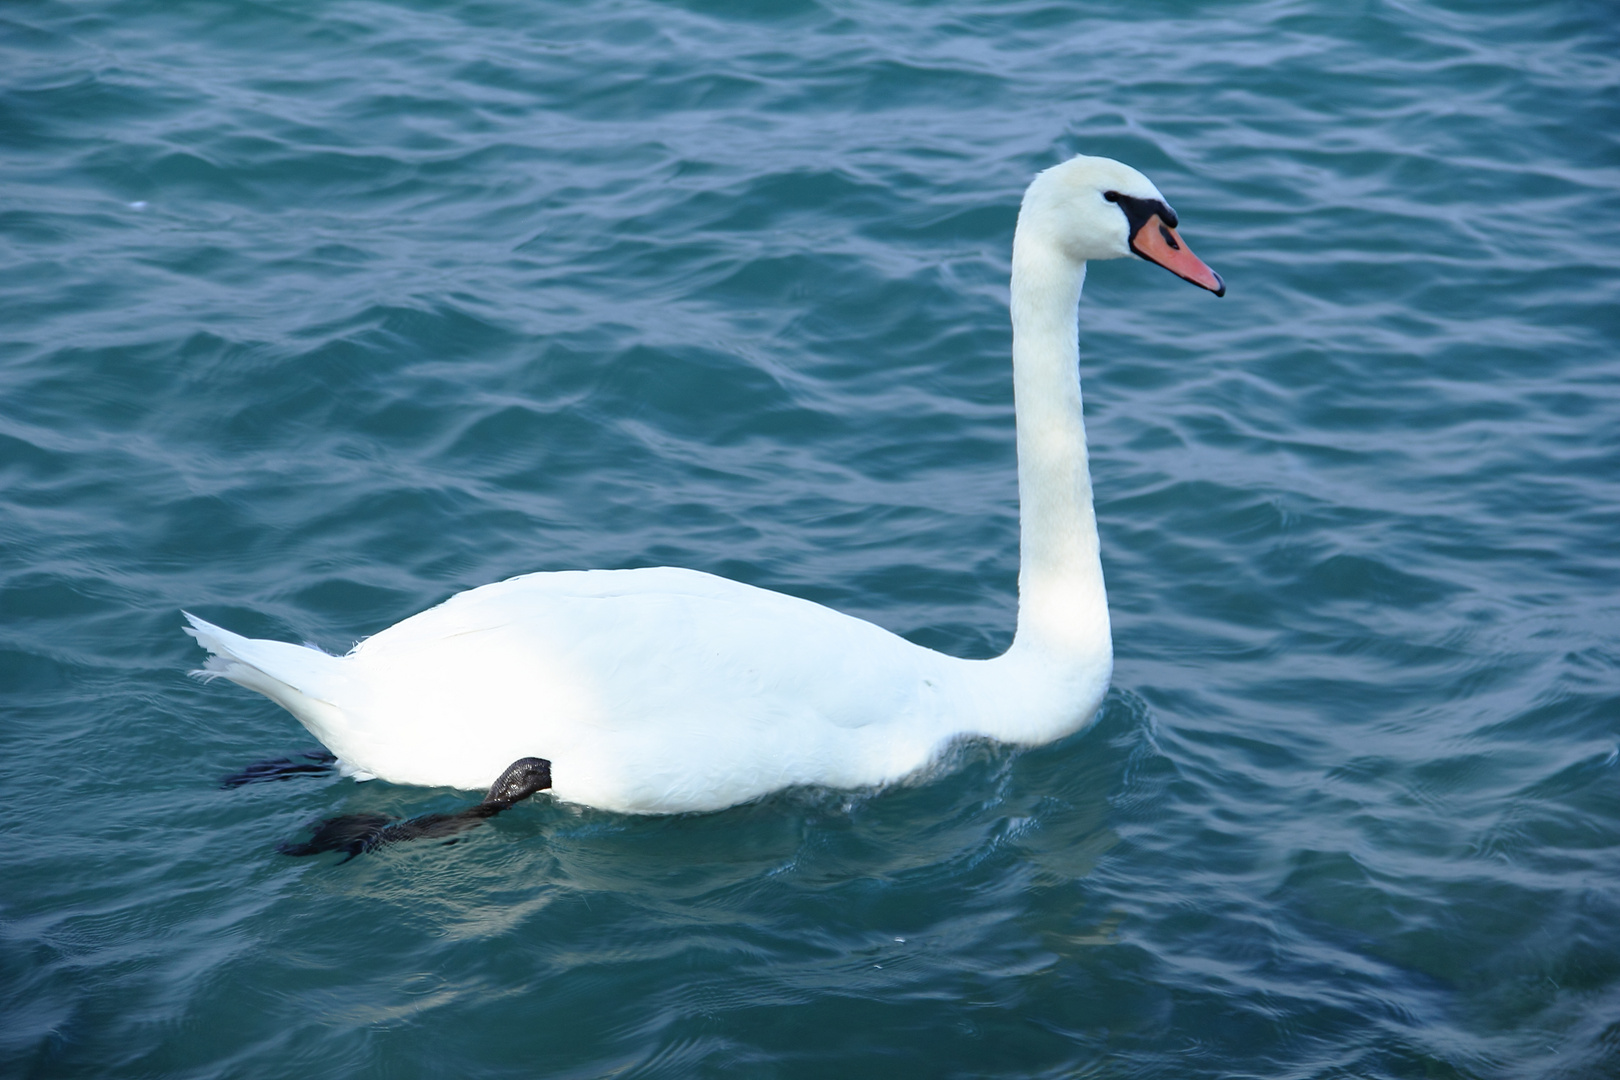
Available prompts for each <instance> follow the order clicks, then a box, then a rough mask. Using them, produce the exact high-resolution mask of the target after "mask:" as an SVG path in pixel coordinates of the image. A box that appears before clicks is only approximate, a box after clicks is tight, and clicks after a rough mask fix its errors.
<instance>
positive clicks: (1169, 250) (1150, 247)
mask: <svg viewBox="0 0 1620 1080" xmlns="http://www.w3.org/2000/svg"><path fill="white" fill-rule="evenodd" d="M1131 250H1132V251H1134V252H1136V253H1137V254H1138V255H1140V256H1142V258H1144V259H1146V260H1147V261H1148V262H1156V263H1158V264H1159V265H1160V266H1162V267H1164V268H1165V269H1166V270H1168V271H1170V272H1171V273H1172V274H1174V275H1176V277H1178V278H1181V279H1182V280H1184V281H1190V282H1192V283H1193V284H1194V285H1197V286H1199V287H1200V288H1203V289H1208V290H1209V291H1210V292H1212V293H1214V294H1215V295H1216V296H1225V295H1226V283H1225V282H1224V281H1222V280H1221V275H1219V274H1217V273H1216V272H1215V271H1213V270H1211V269H1210V268H1209V267H1207V266H1205V265H1204V260H1202V259H1200V258H1199V257H1198V256H1196V255H1194V254H1193V253H1192V251H1191V250H1190V249H1189V248H1188V247H1187V245H1186V244H1185V243H1183V242H1182V239H1181V237H1180V236H1179V235H1177V233H1176V230H1174V229H1172V228H1171V227H1170V226H1168V225H1166V224H1165V223H1164V222H1163V221H1161V220H1159V215H1158V214H1153V215H1152V216H1150V217H1149V218H1148V219H1147V220H1146V221H1144V222H1143V223H1142V227H1141V228H1140V229H1137V230H1136V235H1135V236H1133V237H1131Z"/></svg>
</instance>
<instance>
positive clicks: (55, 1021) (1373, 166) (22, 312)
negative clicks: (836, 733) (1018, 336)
mask: <svg viewBox="0 0 1620 1080" xmlns="http://www.w3.org/2000/svg"><path fill="white" fill-rule="evenodd" d="M1612 16H1613V13H1612V11H1611V10H1610V8H1609V7H1608V6H1607V5H1604V4H1599V3H1591V2H1583V0H1557V2H1551V3H1543V4H1537V5H1533V6H1530V7H1527V8H1525V9H1524V10H1504V9H1503V7H1502V6H1501V5H1492V4H1473V3H1465V2H1460V0H1458V2H1451V3H1445V4H1440V3H1432V2H1413V3H1398V4H1397V3H1382V2H1373V3H1364V4H1350V5H1344V4H1339V5H1328V4H1312V3H1305V2H1297V0H1275V2H1260V3H1252V4H1238V5H1224V6H1217V7H1210V6H1207V5H1194V4H1187V3H1172V2H1158V3H1145V4H1139V5H1136V6H1134V7H1133V8H1131V9H1130V11H1129V12H1126V11H1125V10H1124V9H1122V8H1120V7H1119V6H1118V5H1113V4H1103V3H1089V2H1075V3H1047V2H1043V0H1025V2H1013V3H1000V2H997V3H990V2H979V3H971V2H944V3H938V4H900V3H882V2H878V0H802V2H796V3H794V2H786V3H776V4H772V5H750V4H742V3H726V2H720V0H713V2H697V0H692V2H687V3H663V4H661V3H653V2H650V0H613V2H605V3H591V4H581V5H563V4H517V3H502V2H494V0H484V2H472V0H468V2H460V3H444V4H427V3H415V4H412V3H393V2H391V3H381V2H339V3H330V4H327V3H320V4H317V3H311V2H300V0H292V2H285V3H275V4H265V3H248V2H237V3H224V2H221V3H201V2H197V3H177V4H162V5H150V4H136V3H128V2H114V0H94V2H86V3H73V4H68V3H60V2H33V0H29V2H22V0H19V2H15V3H12V4H10V5H8V6H7V7H5V9H4V10H3V11H0V318H3V325H4V327H5V332H4V334H3V335H0V551H3V553H4V554H3V556H0V716H3V720H0V743H3V746H0V749H3V752H0V777H3V784H4V792H5V805H6V813H5V814H4V815H3V817H0V828H3V829H4V835H5V850H6V859H5V873H4V875H3V877H0V1063H3V1064H4V1071H5V1072H6V1073H7V1074H8V1075H19V1076H38V1077H68V1076H96V1077H106V1076H165V1077H199V1078H200V1077H259V1076H265V1077H270V1076H287V1075H320V1076H354V1075H388V1076H424V1077H426V1076H446V1075H454V1076H460V1077H507V1076H512V1077H516V1076H524V1077H527V1076H558V1077H599V1076H607V1075H618V1076H638V1077H639V1076H644V1077H655V1076H656V1077H690V1076H733V1075H740V1076H775V1077H800V1076H802V1077H826V1076H841V1077H863V1076H876V1077H882V1078H884V1080H894V1078H897V1077H903V1076H904V1077H910V1076H915V1077H992V1076H1004V1077H1030V1076H1054V1077H1056V1076H1087V1077H1122V1078H1124V1077H1129V1078H1159V1077H1163V1078H1177V1080H1180V1078H1198V1077H1211V1078H1214V1077H1223V1078H1224V1077H1323V1078H1348V1077H1374V1078H1383V1077H1481V1078H1484V1077H1490V1078H1495V1077H1504V1078H1505V1077H1549V1076H1551V1077H1571V1078H1585V1077H1603V1076H1612V1075H1616V1074H1620V1022H1617V1020H1616V1018H1617V1017H1620V784H1617V780H1620V674H1617V668H1620V645H1617V643H1616V641H1617V627H1620V600H1617V595H1620V592H1617V589H1620V544H1617V543H1616V539H1615V538H1616V536H1617V535H1620V512H1617V510H1616V507H1617V505H1620V422H1617V414H1620V380H1617V378H1616V371H1617V366H1616V360H1617V357H1616V354H1617V345H1620V304H1617V299H1620V290H1617V285H1620V194H1617V193H1620V152H1617V136H1620V60H1617V59H1616V58H1617V57H1620V31H1617V29H1616V26H1617V24H1616V23H1615V22H1614V20H1613V17H1612ZM1081 151H1083V152H1087V153H1096V154H1106V155H1110V156H1114V157H1118V158H1121V159H1123V160H1125V161H1128V162H1130V163H1131V164H1133V165H1136V166H1137V167H1139V168H1141V169H1142V170H1143V171H1144V172H1146V173H1147V174H1148V175H1149V176H1151V177H1152V178H1153V179H1154V180H1155V181H1156V182H1157V184H1158V185H1159V187H1160V188H1161V189H1162V190H1163V191H1164V192H1165V193H1166V195H1167V196H1168V198H1169V199H1170V200H1171V202H1172V203H1173V204H1174V205H1175V207H1176V209H1177V210H1178V212H1179V213H1180V215H1181V218H1182V222H1183V230H1182V231H1183V235H1184V236H1185V237H1186V238H1187V239H1188V241H1189V242H1190V243H1191V244H1192V245H1193V247H1194V248H1195V250H1197V251H1198V252H1199V254H1200V255H1202V256H1203V257H1204V258H1205V260H1206V261H1207V262H1209V263H1210V264H1211V265H1212V266H1214V267H1215V268H1216V269H1218V270H1219V271H1220V272H1221V273H1222V274H1223V275H1224V276H1225V277H1226V279H1227V282H1228V283H1229V286H1230V292H1229V294H1228V295H1227V297H1226V298H1225V299H1222V300H1216V299H1214V298H1213V297H1211V296H1209V295H1208V294H1207V293H1204V292H1201V291H1199V290H1197V289H1194V288H1192V287H1190V286H1188V285H1186V284H1184V283H1182V282H1178V281H1176V280H1175V279H1174V278H1172V277H1171V276H1169V275H1167V274H1165V273H1164V272H1163V271H1162V270H1159V269H1157V268H1155V267H1152V266H1149V265H1147V264H1145V263H1140V262H1131V263H1126V262H1119V263H1112V264H1108V265H1103V266H1098V267H1095V268H1093V270H1092V273H1091V275H1090V279H1089V281H1088V283H1087V288H1086V295H1085V298H1084V300H1083V301H1082V311H1081V333H1082V357H1081V365H1082V373H1083V375H1084V378H1085V387H1086V392H1087V401H1086V407H1087V416H1088V424H1089V431H1090V436H1091V441H1092V464H1093V469H1094V472H1095V479H1096V485H1097V492H1098V512H1099V517H1100V522H1101V530H1102V539H1103V545H1104V554H1103V559H1104V565H1105V570H1106V574H1107V577H1108V583H1109V590H1110V599H1111V606H1112V612H1113V619H1114V633H1115V643H1116V649H1117V654H1118V661H1117V668H1116V675H1115V683H1114V689H1113V691H1112V692H1111V694H1110V696H1109V698H1108V700H1107V702H1106V704H1105V706H1104V708H1103V711H1102V715H1101V717H1100V719H1099V721H1098V724H1097V726H1096V727H1094V728H1093V729H1091V730H1090V731H1088V732H1085V733H1082V734H1080V735H1077V736H1075V737H1073V738H1070V739H1067V740H1064V741H1061V742H1059V743H1057V744H1055V745H1051V746H1047V747H1043V748H1039V749H1035V750H1028V751H1024V752H1015V751H1013V750H1011V749H1008V748H1005V747H995V746H982V745H974V746H967V747H963V748H961V750H960V751H959V752H958V753H957V754H956V755H955V756H954V757H953V758H952V759H951V761H950V762H949V763H948V767H946V768H944V769H943V770H941V771H940V772H939V774H937V775H935V776H933V777H930V778H927V779H926V780H925V781H924V782H919V783H915V784H909V785H903V786H900V787H897V788H894V789H891V790H887V791H882V792H853V793H852V792H835V791H819V790H818V791H794V792H786V793H783V794H780V795H778V796H775V797H772V798H770V799H767V800H764V801H762V802H759V803H756V804H753V805H749V806H744V807H738V808H735V809H733V810H730V811H726V812H724V813H719V814H711V815H701V816H688V817H670V818H631V817H621V816H615V815H611V814H604V813H596V812H591V811H581V810H578V809H575V808H569V807H562V806H557V805H554V804H552V803H550V802H549V801H548V800H546V799H543V798H542V799H539V800H535V801H532V802H530V803H527V804H524V805H522V806H520V807H518V808H516V809H514V810H512V811H510V812H508V813H506V814H504V815H503V816H501V817H500V818H498V819H496V820H495V821H494V822H492V823H491V824H490V825H487V826H485V827H483V828H480V829H478V830H476V831H475V832H472V833H469V834H467V836H466V838H465V839H464V840H463V841H462V842H461V843H459V844H457V845H455V846H450V847H444V846H437V845H427V844H414V845H402V846H398V847H394V848H390V849H387V850H384V851H381V852H378V853H375V854H373V855H369V856H366V857H364V858H361V859H357V860H355V861H353V862H350V863H347V864H344V865H337V863H336V860H335V859H334V858H326V859H313V860H294V859H290V858H288V857H285V856H283V855H280V854H278V853H277V852H276V850H275V845H276V844H277V843H278V842H279V841H282V840H285V839H288V838H291V837H296V836H298V835H299V830H300V827H301V826H302V825H303V823H305V822H307V821H308V820H310V819H312V818H316V817H319V816H323V815H331V814H336V813H347V812H363V811H380V812H388V813H395V814H401V815H404V814H415V813H423V812H430V811H444V810H451V809H454V808H455V807H457V806H459V805H463V804H464V802H465V798H464V796H462V795H459V794H457V793H455V792H451V791H447V790H424V789H415V788H405V787H395V786H388V785H384V784H380V783H376V784H367V785H356V784H354V783H352V782H349V781H344V780H338V779H335V778H333V779H307V780H303V781H298V782H290V783H285V784H267V785H261V786H258V787H249V788H243V789H240V790H234V791H226V790H221V789H219V788H218V786H217V781H218V778H219V777H220V776H221V775H222V774H224V773H226V772H229V771H231V770H233V769H236V768H239V767H241V766H242V765H244V764H246V763H247V762H250V761H254V760H256V759H260V758H265V757H270V756H275V755H279V754H283V753H287V752H290V751H294V750H298V749H301V748H303V747H305V746H307V745H309V739H308V736H307V735H305V734H304V733H303V732H302V730H301V729H299V728H298V726H297V725H296V723H295V722H294V721H292V720H291V719H290V718H289V717H288V716H287V715H285V714H284V713H282V712H281V711H280V710H279V709H277V708H276V707H275V706H274V705H272V704H270V703H269V702H267V701H264V700H262V699H260V698H258V697H256V696H254V695H251V694H248V693H247V692H245V691H240V690H238V689H236V688H234V687H231V686H228V685H219V684H216V685H210V686H205V685H201V684H199V683H197V682H195V681H193V680H190V679H188V678H187V676H186V672H187V670H188V669H189V668H191V667H194V666H195V665H196V664H197V663H198V662H199V660H200V653H199V652H198V650H196V648H195V647H194V646H193V644H192V643H191V642H190V640H189V639H187V638H185V637H184V636H182V635H181V633H180V632H179V627H180V616H179V611H180V609H181V608H182V607H184V608H188V609H191V610H195V611H197V612H198V613H199V614H202V615H204V616H205V617H207V618H210V619H213V620H215V621H218V622H221V623H224V624H226V625H229V626H231V627H233V628H235V629H237V630H240V631H243V632H247V633H252V634H258V635H264V636H273V637H279V638H284V639H287V640H295V641H298V640H305V641H311V642H314V643H316V644H319V645H321V646H323V647H326V648H329V649H334V650H341V649H344V648H346V647H347V646H349V645H350V644H352V643H353V642H354V641H355V640H356V639H358V638H360V637H362V636H364V635H367V634H370V633H374V632H376V631H377V630H379V629H381V628H383V627H385V626H387V625H389V624H391V623H393V622H395V621H397V620H398V619H400V618H403V617H405V616H407V615H409V614H411V613H413V612H415V611H418V610H420V609H422V608H423V607H426V606H428V605H431V604H434V603H436V602H438V601H440V600H442V599H444V598H445V597H447V596H449V595H451V594H452V593H454V592H457V591H459V590H461V589H465V588H469V587H472V586H475V585H478V584H482V583H484V582H488V581H492V580H497V579H499V578H502V577H505V576H509V575H512V574H516V573H524V572H529V571H534V570H551V569H564V568H573V567H585V566H603V567H625V566H644V565H658V564H677V565H683V566H690V567H694V568H697V569H700V570H706V571H711V572H714V573H719V574H725V575H728V576H731V577H735V578H738V579H741V580H744V581H748V582H752V583H755V584H759V585H762V586H766V587H769V588H774V589H779V590H783V591H786V592H789V593H793V594H795V595H800V596H805V597H809V598H811V599H813V600H816V601H819V602H823V603H827V604H831V605H833V606H835V607H838V608H840V609H842V610H845V611H849V612H852V613H854V614H857V615H860V616H863V617H865V618H869V619H872V620H874V621H876V622H878V623H880V624H882V625H884V626H886V627H889V628H891V629H893V630H895V631H896V632H899V633H901V634H904V635H906V636H908V637H910V638H911V639H913V640H915V641H919V642H922V643H925V644H927V645H929V646H932V647H936V648H941V649H945V650H948V651H951V652H954V653H956V654H958V655H963V656H975V657H982V656H989V655H993V654H995V653H996V652H998V651H999V650H1000V649H1002V648H1004V647H1005V646H1006V644H1007V643H1008V641H1009V640H1010V637H1011V633H1012V627H1013V616H1014V599H1013V589H1014V584H1015V577H1016V573H1017V566H1016V544H1017V505H1016V491H1015V477H1014V464H1015V463H1014V453H1013V431H1012V425H1011V420H1012V416H1011V386H1010V381H1009V371H1008V360H1007V355H1008V345H1009V329H1008V325H1007V318H1006V310H1005V305H1006V279H1007V273H1008V254H1009V248H1010V244H1011V237H1012V228H1013V222H1014V216H1015V212H1016V206H1017V200H1018V197H1019V195H1020V193H1021V192H1022V189H1023V186H1024V185H1025V184H1026V183H1027V182H1028V179H1029V177H1030V176H1031V175H1033V173H1034V172H1036V171H1037V170H1039V169H1041V168H1044V167H1046V166H1048V165H1050V164H1052V163H1055V162H1056V161H1059V160H1061V159H1062V158H1063V157H1065V156H1067V155H1068V154H1071V153H1074V152H1081ZM453 719H454V718H447V722H452V721H453Z"/></svg>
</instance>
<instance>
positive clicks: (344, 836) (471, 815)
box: [244, 757, 551, 866]
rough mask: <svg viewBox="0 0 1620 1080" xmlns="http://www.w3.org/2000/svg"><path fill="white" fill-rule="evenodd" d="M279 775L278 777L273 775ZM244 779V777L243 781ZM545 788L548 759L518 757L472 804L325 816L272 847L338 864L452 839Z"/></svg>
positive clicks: (548, 774) (549, 770)
mask: <svg viewBox="0 0 1620 1080" xmlns="http://www.w3.org/2000/svg"><path fill="white" fill-rule="evenodd" d="M276 779H280V777H276ZM244 782H246V781H244ZM550 786H551V762H549V761H547V760H546V759H545V758H533V757H526V758H519V759H518V760H517V761H514V762H513V763H512V764H511V765H510V766H508V767H507V770H506V771H505V772H503V773H502V774H501V777H500V779H499V780H496V781H495V783H494V785H493V786H492V787H490V789H489V794H488V795H485V796H484V801H483V802H481V803H479V804H478V805H477V806H473V807H469V808H467V809H466V810H460V811H457V812H456V813H454V814H422V815H421V816H419V817H413V818H410V819H408V820H403V821H402V820H400V819H399V818H391V817H389V816H388V815H386V814H345V815H343V816H341V817H335V818H328V819H326V820H325V821H323V822H321V823H320V824H318V825H316V826H315V830H314V831H315V835H313V836H311V837H310V838H309V839H308V840H306V841H305V842H304V843H302V844H281V845H280V846H279V847H278V848H277V850H278V851H280V852H282V853H283V854H285V855H319V854H320V853H321V852H323V851H343V852H347V853H348V854H346V855H345V856H344V857H343V859H342V860H341V861H340V863H339V865H340V866H341V865H342V863H346V862H348V861H349V860H350V859H352V858H354V857H355V856H356V855H359V854H361V853H362V852H366V851H374V850H376V849H377V848H380V847H382V846H383V845H384V844H394V843H398V842H399V841H401V840H431V839H439V838H441V837H452V838H455V839H450V840H447V841H446V842H447V843H450V844H454V843H455V842H456V839H459V837H458V836H457V834H458V833H464V832H466V831H467V830H468V829H471V828H474V827H476V826H477V825H478V824H479V823H480V822H482V821H484V820H485V819H486V818H492V817H494V816H495V815H496V814H498V813H500V812H501V811H502V810H506V809H509V808H510V807H511V806H512V805H513V804H514V803H516V802H518V801H519V800H521V799H526V798H528V797H529V796H530V795H533V794H534V793H535V792H537V791H543V790H545V789H546V788H548V787H550Z"/></svg>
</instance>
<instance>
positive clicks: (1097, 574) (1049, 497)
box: [1012, 222, 1112, 678]
mask: <svg viewBox="0 0 1620 1080" xmlns="http://www.w3.org/2000/svg"><path fill="white" fill-rule="evenodd" d="M1020 224H1021V225H1022V224H1023V222H1020ZM1085 276H1086V264H1085V263H1084V262H1081V261H1078V260H1075V259H1073V258H1071V257H1069V256H1068V255H1067V254H1065V253H1064V252H1062V251H1061V250H1059V249H1058V248H1057V247H1056V246H1055V245H1053V244H1051V243H1048V242H1043V241H1042V240H1041V239H1040V238H1039V237H1037V236H1032V235H1031V231H1026V230H1025V229H1023V228H1020V229H1019V231H1018V234H1017V236H1016V237H1015V239H1014V242H1013V271H1012V326H1013V400H1014V411H1015V414H1016V416H1017V425H1018V499H1019V528H1020V533H1019V571H1018V632H1017V635H1016V637H1015V638H1014V642H1013V652H1018V653H1025V654H1036V655H1039V656H1042V657H1044V658H1046V659H1047V661H1048V662H1052V661H1059V662H1066V663H1068V664H1070V665H1073V664H1082V665H1091V666H1095V665H1096V664H1097V663H1098V662H1099V660H1100V662H1101V663H1102V664H1103V666H1104V667H1107V666H1110V661H1111V657H1112V647H1111V645H1110V641H1109V626H1108V602H1107V596H1106V593H1105V591H1104V588H1103V576H1102V562H1101V560H1100V558H1099V555H1098V541H1097V519H1096V514H1095V512H1094V510H1093V508H1092V493H1091V472H1090V468H1089V463H1088V460H1087V456H1086V427H1085V417H1084V414H1083V412H1082V406H1081V396H1080V370H1079V338H1078V333H1079V332H1078V326H1077V317H1078V311H1077V309H1078V305H1079V301H1080V290H1081V287H1082V286H1083V285H1084V283H1085ZM1105 678H1106V675H1105Z"/></svg>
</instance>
